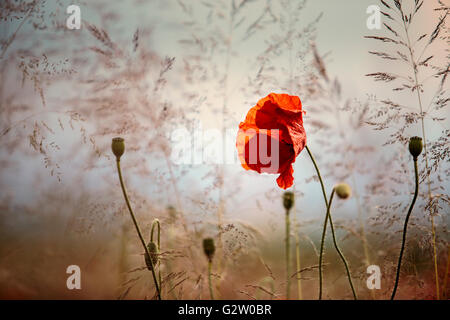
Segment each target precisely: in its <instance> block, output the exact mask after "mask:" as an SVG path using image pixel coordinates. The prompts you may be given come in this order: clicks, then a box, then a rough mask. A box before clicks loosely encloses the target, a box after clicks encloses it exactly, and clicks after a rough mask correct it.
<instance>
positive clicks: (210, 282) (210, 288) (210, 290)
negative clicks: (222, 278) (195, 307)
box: [208, 260, 214, 300]
mask: <svg viewBox="0 0 450 320" xmlns="http://www.w3.org/2000/svg"><path fill="white" fill-rule="evenodd" d="M211 269H212V261H211V260H208V284H209V295H210V296H211V300H214V292H213V287H212V279H211Z"/></svg>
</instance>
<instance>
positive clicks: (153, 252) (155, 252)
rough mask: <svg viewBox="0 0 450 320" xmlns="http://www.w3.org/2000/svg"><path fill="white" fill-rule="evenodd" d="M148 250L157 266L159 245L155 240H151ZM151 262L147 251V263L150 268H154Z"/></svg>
mask: <svg viewBox="0 0 450 320" xmlns="http://www.w3.org/2000/svg"><path fill="white" fill-rule="evenodd" d="M147 249H148V252H150V255H151V257H152V261H151V262H153V265H154V266H155V265H156V264H157V263H158V254H159V250H158V246H157V245H156V243H154V242H149V243H148V245H147ZM151 262H150V257H149V256H148V254H147V252H146V253H145V264H146V265H147V269H148V270H150V271H151V270H152V264H151Z"/></svg>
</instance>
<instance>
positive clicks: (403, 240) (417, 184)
mask: <svg viewBox="0 0 450 320" xmlns="http://www.w3.org/2000/svg"><path fill="white" fill-rule="evenodd" d="M414 175H415V182H416V187H415V190H414V197H413V200H412V202H411V205H410V206H409V210H408V213H407V214H406V219H405V224H404V226H403V239H402V247H401V249H400V256H399V257H398V265H397V275H396V277H395V284H394V289H393V290H392V296H391V300H394V298H395V293H396V292H397V287H398V280H399V278H400V267H401V265H402V258H403V251H404V250H405V243H406V231H407V228H408V221H409V217H410V215H411V212H412V209H413V207H414V204H415V203H416V199H417V194H418V193H419V172H418V169H417V158H416V157H415V158H414Z"/></svg>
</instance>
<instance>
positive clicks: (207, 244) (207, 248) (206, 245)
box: [203, 238, 216, 261]
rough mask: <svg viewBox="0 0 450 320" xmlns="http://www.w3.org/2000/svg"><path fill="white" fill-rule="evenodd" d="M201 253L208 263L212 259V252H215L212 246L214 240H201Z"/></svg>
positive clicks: (214, 247)
mask: <svg viewBox="0 0 450 320" xmlns="http://www.w3.org/2000/svg"><path fill="white" fill-rule="evenodd" d="M203 251H204V252H205V255H206V257H207V258H208V260H209V261H212V258H213V257H214V252H215V251H216V246H215V245H214V239H212V238H206V239H203Z"/></svg>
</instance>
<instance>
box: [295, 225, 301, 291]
mask: <svg viewBox="0 0 450 320" xmlns="http://www.w3.org/2000/svg"><path fill="white" fill-rule="evenodd" d="M295 257H296V263H297V273H296V275H297V298H298V300H302V282H301V281H302V280H301V277H300V273H299V272H300V239H299V237H298V234H297V232H296V233H295Z"/></svg>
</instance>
